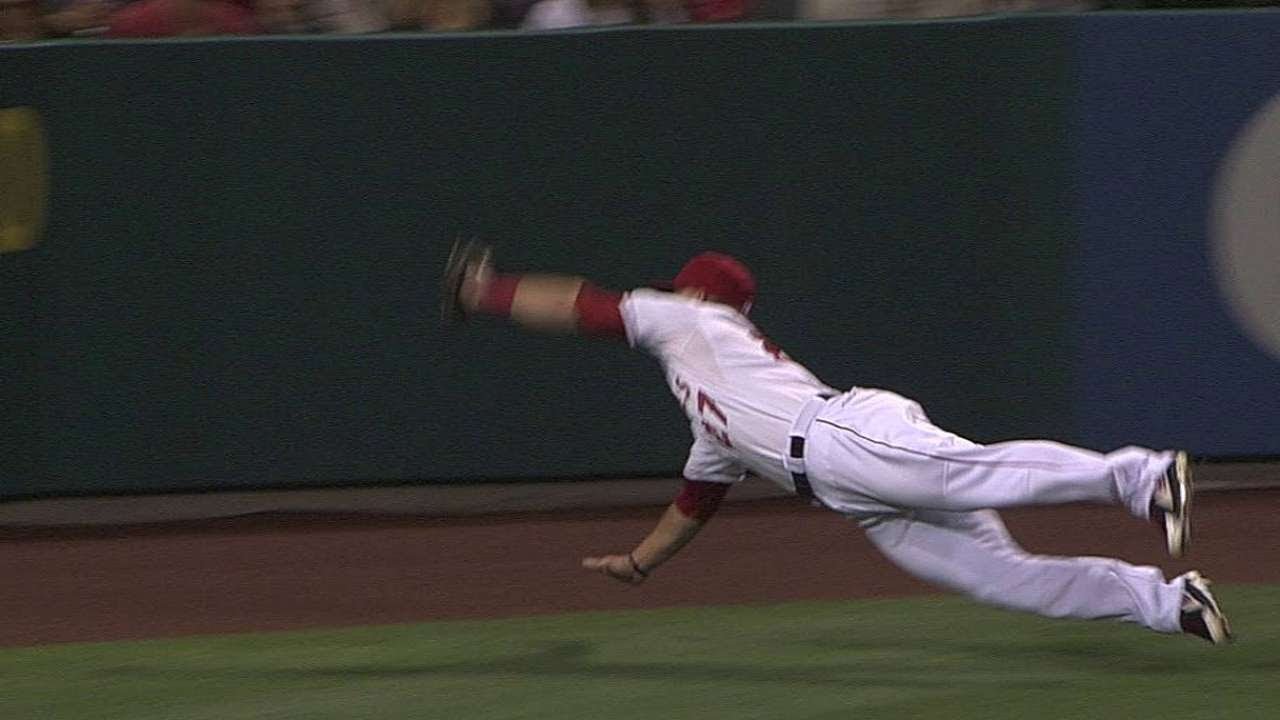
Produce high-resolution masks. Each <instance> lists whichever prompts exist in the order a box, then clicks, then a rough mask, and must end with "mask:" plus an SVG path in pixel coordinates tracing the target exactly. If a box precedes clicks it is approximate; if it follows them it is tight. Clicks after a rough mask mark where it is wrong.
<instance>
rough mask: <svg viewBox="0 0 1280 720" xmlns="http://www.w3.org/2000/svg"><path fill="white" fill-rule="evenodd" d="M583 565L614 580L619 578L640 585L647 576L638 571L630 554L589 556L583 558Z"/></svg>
mask: <svg viewBox="0 0 1280 720" xmlns="http://www.w3.org/2000/svg"><path fill="white" fill-rule="evenodd" d="M582 567H584V568H586V569H587V570H594V571H595V572H598V573H601V574H604V575H608V576H609V577H611V578H613V579H614V580H618V581H621V582H624V583H627V584H628V585H639V584H640V583H642V582H644V579H645V576H644V575H642V574H641V573H639V572H636V569H635V567H634V566H633V565H632V564H631V557H630V556H629V555H605V556H604V557H589V558H583V559H582Z"/></svg>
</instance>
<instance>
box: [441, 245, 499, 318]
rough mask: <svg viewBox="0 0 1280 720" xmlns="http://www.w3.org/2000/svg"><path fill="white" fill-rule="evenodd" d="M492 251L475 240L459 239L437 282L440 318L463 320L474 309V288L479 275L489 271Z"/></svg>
mask: <svg viewBox="0 0 1280 720" xmlns="http://www.w3.org/2000/svg"><path fill="white" fill-rule="evenodd" d="M492 254H493V253H492V250H491V249H490V248H489V247H488V246H487V245H483V244H481V243H479V242H476V241H475V240H458V241H456V242H455V243H454V244H453V249H452V250H450V251H449V260H448V261H447V262H446V263H445V264H444V277H442V278H441V280H440V319H441V320H444V321H446V322H448V321H460V320H466V319H467V317H469V316H470V315H471V313H472V312H473V311H474V310H475V303H476V298H475V297H473V296H474V295H475V294H476V293H475V289H474V287H471V286H474V285H475V284H476V281H477V280H478V279H479V276H480V275H482V274H484V273H486V272H489V271H490V270H491V260H490V258H491V257H492Z"/></svg>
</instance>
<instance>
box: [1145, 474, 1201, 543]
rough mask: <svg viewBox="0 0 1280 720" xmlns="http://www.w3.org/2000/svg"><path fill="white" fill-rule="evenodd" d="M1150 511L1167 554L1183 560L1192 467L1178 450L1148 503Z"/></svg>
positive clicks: (1188, 526) (1187, 540) (1188, 529)
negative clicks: (1160, 530)
mask: <svg viewBox="0 0 1280 720" xmlns="http://www.w3.org/2000/svg"><path fill="white" fill-rule="evenodd" d="M1151 510H1152V512H1151V517H1152V519H1154V520H1157V521H1158V522H1160V523H1161V526H1162V528H1163V529H1164V540H1165V544H1166V546H1167V547H1168V549H1169V554H1170V555H1171V556H1173V557H1176V558H1180V557H1182V556H1183V554H1185V553H1186V551H1187V545H1189V544H1190V543H1191V464H1190V462H1189V461H1188V458H1187V453H1186V452H1184V451H1182V450H1179V451H1178V452H1177V453H1176V454H1175V455H1174V456H1173V463H1171V464H1170V465H1169V469H1167V470H1165V471H1164V477H1163V478H1161V480H1160V486H1159V487H1157V488H1156V494H1155V497H1153V498H1152V499H1151Z"/></svg>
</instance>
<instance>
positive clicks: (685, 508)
mask: <svg viewBox="0 0 1280 720" xmlns="http://www.w3.org/2000/svg"><path fill="white" fill-rule="evenodd" d="M728 492H729V485H727V484H725V483H714V482H702V481H699V480H685V481H684V487H683V488H681V489H680V494H679V495H677V496H676V500H675V505H676V509H678V510H679V511H680V512H681V513H683V514H684V516H685V517H687V518H693V519H694V520H699V521H702V522H706V521H707V520H708V519H710V517H711V516H712V515H715V514H716V510H717V509H718V508H719V507H720V501H721V500H723V499H724V496H725V494H726V493H728Z"/></svg>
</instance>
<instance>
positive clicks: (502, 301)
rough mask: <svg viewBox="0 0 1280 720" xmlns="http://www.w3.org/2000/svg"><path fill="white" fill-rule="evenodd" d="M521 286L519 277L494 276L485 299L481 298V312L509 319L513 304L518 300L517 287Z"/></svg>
mask: <svg viewBox="0 0 1280 720" xmlns="http://www.w3.org/2000/svg"><path fill="white" fill-rule="evenodd" d="M519 284H520V276H519V275H494V276H493V281H492V282H490V283H489V288H488V290H486V291H485V294H484V297H482V298H480V307H479V311H480V312H482V313H484V314H486V315H497V316H499V317H509V316H510V315H511V303H512V302H514V301H515V299H516V286H517V285H519Z"/></svg>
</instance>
